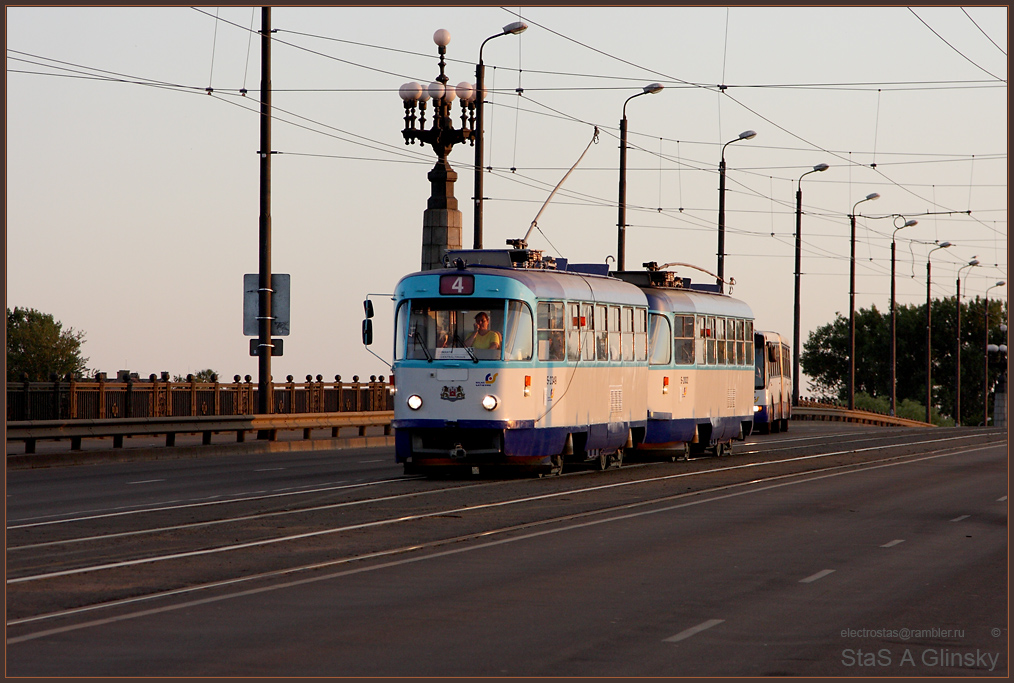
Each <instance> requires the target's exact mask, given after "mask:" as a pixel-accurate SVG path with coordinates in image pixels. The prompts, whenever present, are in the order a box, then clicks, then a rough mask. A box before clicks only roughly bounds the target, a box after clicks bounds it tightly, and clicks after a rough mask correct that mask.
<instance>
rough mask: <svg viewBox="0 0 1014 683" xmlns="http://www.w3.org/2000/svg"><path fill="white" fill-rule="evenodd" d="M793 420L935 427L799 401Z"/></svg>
mask: <svg viewBox="0 0 1014 683" xmlns="http://www.w3.org/2000/svg"><path fill="white" fill-rule="evenodd" d="M792 419H794V420H826V421H833V422H853V423H859V424H868V425H879V426H881V427H935V426H936V425H934V424H931V423H929V422H922V421H920V420H909V419H907V418H904V417H896V416H891V415H883V414H881V413H875V412H873V411H871V410H849V409H848V408H846V407H844V406H841V405H838V404H835V403H823V402H818V401H809V400H806V399H800V401H799V405H798V406H796V407H795V408H793V409H792Z"/></svg>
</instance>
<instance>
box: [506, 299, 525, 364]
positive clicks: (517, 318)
mask: <svg viewBox="0 0 1014 683" xmlns="http://www.w3.org/2000/svg"><path fill="white" fill-rule="evenodd" d="M503 348H504V352H503V354H504V355H503V357H504V360H508V361H511V360H531V359H532V309H530V308H528V304H525V303H523V302H521V301H508V302H507V325H506V326H505V327H504V345H503Z"/></svg>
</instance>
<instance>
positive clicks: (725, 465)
mask: <svg viewBox="0 0 1014 683" xmlns="http://www.w3.org/2000/svg"><path fill="white" fill-rule="evenodd" d="M962 438H966V437H948V438H947V440H950V439H962ZM862 441H866V440H855V441H853V442H852V443H853V445H855V444H857V443H861V442H862ZM936 441H939V439H931V440H924V441H920V442H915V443H933V442H936ZM772 445H775V444H772ZM838 445H839V447H840V446H841V443H840V442H839V444H838ZM910 445H913V442H911V441H905V442H904V443H903V444H897V445H895V446H894V447H900V446H910ZM886 447H888V446H886V445H883V444H882V445H880V446H876V447H872V448H851V449H848V450H837V451H831V452H826V453H817V454H812V455H805V456H799V457H796V458H787V459H780V460H775V461H767V460H761V461H758V462H751V463H746V464H733V463H730V462H728V461H727V460H726V459H722V461H721V462H715V461H708V460H703V461H701V460H702V459H697V460H694V461H693V463H694V466H696V467H699V468H702V469H696V470H694V471H692V472H683V473H676V474H666V475H660V476H648V477H642V478H638V477H636V476H635V477H634V478H632V479H628V480H626V481H622V482H614V483H608V484H600V485H595V486H591V487H585V488H584V489H581V488H579V485H578V486H577V487H575V488H566V489H564V490H563V491H560V492H556V493H550V494H545V495H540V496H534V497H528V496H523V497H520V498H515V499H512V498H509V497H508V498H506V499H504V500H503V501H497V500H496V499H495V498H493V499H491V500H490V501H488V502H486V503H480V504H478V505H472V504H469V505H463V506H461V507H459V508H452V509H451V511H449V512H448V511H443V512H441V511H440V510H437V511H435V512H428V513H424V514H422V515H412V514H409V515H398V516H396V517H394V518H392V520H393V521H403V520H406V519H415V518H420V517H429V516H436V517H439V516H441V515H443V514H454V513H455V512H457V511H460V510H467V511H474V510H477V509H481V508H482V507H485V506H487V505H512V504H519V503H524V502H530V501H534V500H539V499H548V498H553V497H557V496H563V495H574V494H577V493H582V492H596V491H602V490H605V489H609V488H614V487H626V486H631V485H634V484H639V485H645V484H649V483H652V482H660V481H667V480H669V479H673V478H682V477H686V476H692V475H700V474H703V473H707V472H710V471H713V470H714V469H719V470H729V471H734V470H737V469H741V468H744V467H758V466H762V465H784V464H788V463H793V462H796V463H798V462H803V461H805V460H808V459H812V458H826V457H832V456H840V455H847V454H855V453H861V452H864V451H868V450H880V449H882V448H886ZM785 450H790V449H789V448H784V447H782V448H780V449H779V452H784V451H785ZM765 452H767V451H765V450H764V449H762V450H758V451H748V452H745V453H743V454H742V455H744V456H747V455H757V454H762V453H765ZM712 462H715V464H714V465H713V467H711V468H708V465H711V464H712ZM698 463H700V464H698ZM635 468H636V466H635V467H627V468H625V471H626V472H627V473H629V472H631V471H632V470H633V469H635ZM705 468H706V469H705ZM571 478H572V477H568V480H569V479H571ZM395 481H398V480H387V481H384V482H375V484H383V483H394V482H395ZM401 481H404V480H401ZM399 483H400V482H399ZM512 483H516V482H511V481H507V482H504V481H499V482H497V481H494V482H487V483H479V484H465V485H457V486H452V487H442V488H431V489H428V490H417V491H412V492H407V493H398V494H391V495H383V496H377V497H368V498H362V499H356V500H341V501H337V502H329V503H323V504H315V505H304V506H296V507H287V508H285V509H282V510H265V511H256V512H253V513H244V514H239V515H231V516H229V515H226V516H222V517H218V518H214V519H207V520H198V521H189V522H183V523H174V524H169V525H156V526H146V527H141V528H135V529H128V530H122V531H109V532H104V533H97V534H86V535H66V536H64V535H60V536H57V537H56V538H51V539H45V540H38V541H36V542H24V541H19V540H18V538H17V537H16V535H15V534H13V533H12V532H14V531H17V530H20V529H33V528H37V527H43V526H51V525H53V524H57V523H62V524H69V523H71V522H80V521H89V522H94V521H95V520H96V519H100V518H102V517H107V516H108V517H114V516H123V515H126V514H128V513H123V512H121V513H110V514H109V515H89V516H86V517H82V518H75V519H66V520H60V522H55V521H50V522H41V523H35V524H22V525H11V526H9V527H8V546H7V552H8V563H9V567H8V568H9V569H10V568H11V567H10V565H11V564H12V562H11V560H12V555H11V554H12V553H24V552H27V551H31V550H35V551H42V550H45V549H58V548H67V547H69V546H74V545H79V544H87V543H94V544H101V543H103V542H110V541H122V540H124V539H128V538H137V537H142V536H152V535H158V534H163V535H168V534H179V533H182V532H192V531H205V530H207V529H209V528H210V527H215V526H223V525H229V524H234V525H239V524H244V523H247V524H250V523H263V522H267V521H269V520H272V519H276V518H281V517H287V518H290V519H293V518H295V517H297V516H300V515H314V514H319V513H324V512H334V511H338V510H341V509H343V508H353V507H359V508H364V507H366V506H369V505H381V504H393V503H399V504H404V503H409V502H410V501H411V500H412V499H417V498H422V497H435V496H439V495H444V496H449V495H460V494H461V493H463V492H465V491H467V490H473V491H477V492H478V491H481V490H482V489H486V491H482V492H481V493H480V494H479V495H486V494H487V493H488V492H489V491H490V490H495V489H498V488H502V487H504V486H505V485H510V484H512ZM365 486H367V485H365V484H362V485H354V486H348V487H334V488H330V489H315V490H313V491H310V492H308V493H314V494H316V493H320V492H322V491H328V492H334V491H336V490H341V489H356V488H361V487H365ZM272 498H274V496H264V497H261V498H246V499H238V500H235V501H231V502H237V503H238V502H250V501H251V500H255V501H266V500H270V499H272ZM225 502H229V501H222V503H225ZM201 505H202V504H197V506H201ZM189 507H191V506H172V507H169V508H165V507H154V508H149V509H146V510H136V511H133V512H132V513H130V514H136V515H141V514H145V513H154V512H158V513H164V512H166V511H174V512H176V511H180V510H183V509H186V508H189ZM409 509H411V508H409ZM415 509H418V508H415ZM392 520H385V519H383V518H380V519H368V520H366V521H362V522H360V523H358V524H355V525H351V526H349V529H353V528H369V527H372V526H378V525H384V524H388V523H392ZM313 535H314V533H312V532H310V533H302V534H295V535H288V536H281V537H273V538H270V539H263V540H260V541H250V542H248V543H243V544H241V543H232V544H229V547H232V546H237V545H242V546H244V547H251V546H256V545H269V544H272V543H276V542H281V541H285V540H288V539H296V538H303V537H308V536H313ZM16 558H17V555H14V556H13V559H14V560H15V562H13V564H14V565H15V566H16V564H17V562H16ZM122 561H128V560H122ZM106 564H108V563H106ZM15 573H17V571H16V569H15ZM21 580H22V579H21V578H18V579H13V581H16V582H20V581H21ZM11 582H12V579H8V583H11Z"/></svg>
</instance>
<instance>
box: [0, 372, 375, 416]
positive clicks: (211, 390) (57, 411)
mask: <svg viewBox="0 0 1014 683" xmlns="http://www.w3.org/2000/svg"><path fill="white" fill-rule="evenodd" d="M384 380H385V378H384V377H383V376H380V377H379V378H378V377H375V376H373V377H371V378H370V380H369V381H368V382H360V381H359V377H358V376H354V377H353V378H352V381H351V382H342V381H341V375H336V376H335V381H334V382H325V381H323V377H322V376H321V375H317V377H316V380H315V379H314V378H313V377H312V376H311V375H307V376H306V381H305V382H295V381H294V380H293V377H292V375H289V376H288V378H287V381H285V382H274V383H272V385H271V405H272V413H275V414H305V413H338V412H371V411H387V410H393V409H394V403H393V400H394V396H393V394H394V390H393V389H394V387H393V385H392V384H388V383H387V382H385V381H384ZM258 394H259V392H258V388H257V385H256V384H254V383H252V382H251V378H250V376H249V375H247V376H246V379H245V380H241V379H240V377H239V375H236V376H235V377H234V378H233V382H231V383H221V382H217V381H216V382H198V381H196V379H194V378H193V376H192V375H191V376H189V378H188V381H185V382H173V381H169V379H168V377H167V376H166V374H165V373H163V376H162V378H161V379H159V378H158V377H157V376H156V375H150V376H149V378H148V379H147V380H141V379H138V378H137V377H136V376H134V377H133V378H130V377H126V378H123V379H120V380H116V381H107V380H106V379H105V377H104V375H102V374H100V375H99V376H98V377H96V378H94V379H74V378H67V379H64V380H56V379H54V380H53V381H50V382H8V383H7V422H8V424H9V423H11V422H15V421H21V422H24V421H29V420H104V419H119V418H158V417H199V416H208V415H212V416H225V415H252V414H254V413H255V412H256V409H257V406H258V400H259V399H258Z"/></svg>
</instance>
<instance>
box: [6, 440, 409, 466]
mask: <svg viewBox="0 0 1014 683" xmlns="http://www.w3.org/2000/svg"><path fill="white" fill-rule="evenodd" d="M393 445H394V436H345V437H338V438H333V439H304V440H293V441H259V440H258V441H246V442H243V443H229V444H211V445H209V446H200V445H198V446H156V447H140V448H110V449H104V450H96V451H67V452H63V453H33V454H20V453H19V454H14V455H10V454H9V455H8V456H7V469H8V470H24V469H35V468H40V467H68V466H75V465H97V464H105V463H114V462H143V461H148V460H179V459H182V458H208V457H217V456H225V455H257V454H262V453H305V452H309V451H330V450H343V449H349V448H379V447H384V446H393Z"/></svg>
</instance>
